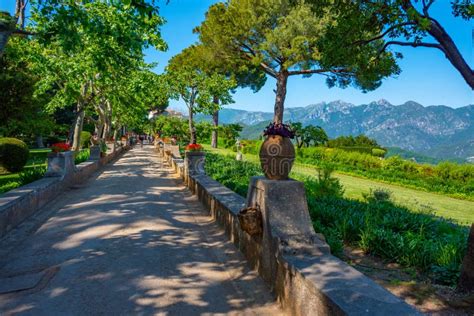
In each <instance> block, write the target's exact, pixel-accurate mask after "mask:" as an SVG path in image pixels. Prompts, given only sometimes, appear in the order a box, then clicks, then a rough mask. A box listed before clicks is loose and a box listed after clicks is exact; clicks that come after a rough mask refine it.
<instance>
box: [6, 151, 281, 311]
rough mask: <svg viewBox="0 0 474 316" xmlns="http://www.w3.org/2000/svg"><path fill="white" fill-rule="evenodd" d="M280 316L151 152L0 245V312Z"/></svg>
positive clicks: (113, 169)
mask: <svg viewBox="0 0 474 316" xmlns="http://www.w3.org/2000/svg"><path fill="white" fill-rule="evenodd" d="M17 313H18V314H22V315H23V314H25V315H58V314H67V315H85V314H87V315H96V314H106V315H130V314H140V315H150V314H163V315H165V314H169V315H196V314H246V315H247V314H259V315H262V314H265V315H266V314H275V315H276V314H281V311H280V310H279V309H278V307H277V304H276V303H275V301H274V298H273V297H272V295H271V294H270V291H269V290H268V289H267V288H266V287H265V285H264V284H263V282H262V281H261V280H260V279H259V277H258V276H257V275H256V274H255V273H254V272H253V271H251V270H250V269H249V268H248V267H247V265H246V262H245V260H244V258H243V257H242V255H241V254H240V253H239V252H238V251H237V249H236V248H234V246H233V245H232V244H231V243H229V242H228V241H227V239H226V237H225V236H224V234H223V233H222V231H221V230H220V229H219V228H218V227H217V225H216V224H215V223H214V222H212V221H211V218H210V217H209V216H208V215H207V214H206V212H205V211H204V209H203V207H202V206H201V204H200V203H199V202H198V201H197V199H196V198H195V197H193V196H192V195H191V194H190V192H189V191H188V190H187V189H186V188H185V187H184V186H183V185H182V184H181V183H180V181H178V179H176V177H175V175H174V174H173V173H172V172H171V171H170V169H168V168H167V166H166V165H163V164H162V163H161V161H160V160H159V158H157V157H156V155H155V154H154V152H153V150H152V148H151V147H149V146H145V147H144V148H135V149H133V150H131V151H129V152H127V153H126V154H125V155H124V156H122V158H120V159H119V160H117V161H116V162H115V163H113V164H111V165H108V166H106V167H105V168H104V169H103V170H102V171H101V172H100V173H97V174H96V175H95V176H94V177H92V178H91V179H89V181H88V182H87V183H85V184H83V185H81V186H76V187H75V188H72V189H71V190H69V191H67V192H65V193H64V194H62V195H61V196H59V197H58V198H56V199H55V200H54V201H53V202H51V203H49V204H48V205H47V206H46V207H44V208H43V209H42V210H41V211H40V212H38V213H37V214H36V215H35V216H34V217H33V218H30V219H28V220H27V221H26V222H25V223H23V224H22V225H21V226H20V227H19V228H18V229H15V230H14V231H12V232H11V233H10V234H9V235H8V236H7V237H6V238H4V239H3V240H0V314H1V315H8V314H17Z"/></svg>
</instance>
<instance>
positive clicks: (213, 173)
mask: <svg viewBox="0 0 474 316" xmlns="http://www.w3.org/2000/svg"><path fill="white" fill-rule="evenodd" d="M205 169H206V174H208V175H209V176H210V177H212V178H213V179H215V180H217V181H219V182H220V183H222V184H223V185H225V186H226V187H228V188H230V189H231V190H233V191H234V192H236V193H238V194H240V195H242V196H246V195H247V189H248V184H249V180H250V177H251V176H255V175H262V174H263V173H262V171H261V169H260V167H259V166H257V165H256V164H254V163H250V162H246V161H239V162H237V161H236V160H235V157H233V156H221V155H217V154H211V153H206V165H205Z"/></svg>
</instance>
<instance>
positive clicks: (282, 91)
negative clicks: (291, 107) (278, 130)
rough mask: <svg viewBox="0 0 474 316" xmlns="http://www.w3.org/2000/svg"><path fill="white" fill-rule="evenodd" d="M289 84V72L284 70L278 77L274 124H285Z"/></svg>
mask: <svg viewBox="0 0 474 316" xmlns="http://www.w3.org/2000/svg"><path fill="white" fill-rule="evenodd" d="M287 83H288V71H286V70H282V71H280V73H279V74H278V76H277V89H276V98H275V109H274V116H273V122H274V123H277V124H280V123H283V111H284V110H285V98H286V85H287Z"/></svg>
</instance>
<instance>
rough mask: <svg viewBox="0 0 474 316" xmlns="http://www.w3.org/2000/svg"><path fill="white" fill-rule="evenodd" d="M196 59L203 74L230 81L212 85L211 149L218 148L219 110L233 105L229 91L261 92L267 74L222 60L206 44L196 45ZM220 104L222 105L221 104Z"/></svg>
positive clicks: (250, 67)
mask: <svg viewBox="0 0 474 316" xmlns="http://www.w3.org/2000/svg"><path fill="white" fill-rule="evenodd" d="M195 32H199V28H196V29H195ZM194 51H195V58H196V60H197V61H198V64H199V65H196V67H197V68H199V69H200V70H201V71H202V72H204V73H206V74H207V75H208V76H213V75H216V74H217V75H220V76H222V77H225V78H226V79H228V81H225V80H224V81H223V82H216V83H217V85H211V86H210V87H209V88H210V89H209V92H210V93H211V95H212V101H213V103H214V106H213V108H214V112H212V113H210V114H211V115H212V122H213V128H212V135H211V147H213V148H217V145H218V131H219V128H218V127H219V110H220V108H221V107H222V106H223V105H226V104H230V103H232V102H233V101H232V99H231V98H229V96H230V95H229V93H228V91H229V90H231V91H232V89H233V88H235V87H236V86H239V87H242V88H245V87H249V88H251V89H252V90H253V91H254V92H256V91H258V90H260V88H261V87H262V86H263V85H264V84H265V80H266V78H265V74H264V73H263V72H261V71H259V69H258V67H256V66H254V65H252V64H251V63H250V62H247V63H246V64H244V65H243V66H242V65H240V66H238V65H232V64H230V63H229V62H228V61H226V60H224V59H222V58H221V56H220V55H219V52H217V51H215V50H214V49H212V47H209V46H206V45H204V44H200V45H196V47H195V49H194ZM219 103H220V104H219Z"/></svg>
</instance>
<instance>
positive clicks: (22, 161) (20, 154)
mask: <svg viewBox="0 0 474 316" xmlns="http://www.w3.org/2000/svg"><path fill="white" fill-rule="evenodd" d="M29 153H30V152H29V149H28V146H27V145H26V144H25V143H24V142H23V141H21V140H19V139H16V138H8V137H4V138H0V165H1V166H2V167H3V168H5V169H7V170H8V171H9V172H18V171H20V170H21V169H23V167H24V166H25V165H26V162H27V161H28V156H29Z"/></svg>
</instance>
